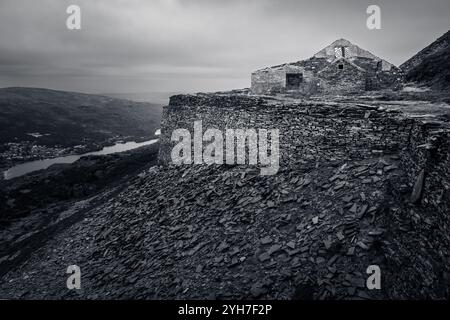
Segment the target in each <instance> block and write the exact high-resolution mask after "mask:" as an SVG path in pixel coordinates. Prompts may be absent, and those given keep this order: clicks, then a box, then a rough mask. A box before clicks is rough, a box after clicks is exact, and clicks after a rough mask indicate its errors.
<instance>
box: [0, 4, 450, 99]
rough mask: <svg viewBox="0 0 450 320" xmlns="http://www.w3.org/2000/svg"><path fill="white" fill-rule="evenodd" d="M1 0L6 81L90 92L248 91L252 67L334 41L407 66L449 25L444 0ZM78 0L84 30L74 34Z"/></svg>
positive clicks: (1, 61)
mask: <svg viewBox="0 0 450 320" xmlns="http://www.w3.org/2000/svg"><path fill="white" fill-rule="evenodd" d="M375 2H378V4H379V5H380V7H381V11H382V30H376V31H370V30H368V29H367V28H366V24H365V21H366V18H367V15H366V8H367V6H368V5H369V4H375V3H374V2H373V1H365V0H363V1H361V0H348V1H345V0H341V1H334V2H331V1H322V0H315V1H301V0H227V1H224V0H184V1H183V0H152V1H144V0H96V1H92V0H70V1H67V0H40V1H32V0H2V1H1V3H0V36H1V38H0V39H1V41H0V86H2V87H4V86H39V87H50V88H57V89H64V90H74V91H85V92H95V93H99V92H148V91H213V90H221V89H231V88H240V87H248V86H249V85H250V83H249V82H250V73H251V71H253V70H255V69H258V68H261V67H265V66H269V65H275V64H280V63H284V62H289V61H297V60H301V59H304V58H308V57H310V56H311V55H313V54H314V53H315V52H317V51H319V50H320V49H321V48H322V47H324V46H326V45H328V44H329V43H331V42H332V41H333V40H335V39H337V38H342V37H343V38H347V39H349V40H350V41H352V42H354V43H356V44H358V45H360V46H361V47H363V48H365V49H367V50H369V51H371V52H373V53H374V54H376V55H378V56H380V57H382V58H384V59H386V60H388V61H391V62H393V63H394V64H397V65H398V64H401V63H402V62H403V61H404V60H406V59H407V58H409V57H410V56H412V55H413V54H414V53H416V52H417V51H418V50H419V49H421V48H423V47H424V46H426V45H427V44H429V43H431V42H432V41H433V40H435V39H436V38H437V37H438V36H440V35H441V34H443V33H444V32H446V31H447V30H448V29H450V27H449V26H450V25H449V22H448V16H449V13H450V5H449V4H448V0H428V1H427V2H424V1H419V0H412V1H411V0H391V1H375ZM70 4H77V5H79V6H80V7H81V12H82V29H81V30H79V31H71V30H68V29H67V28H66V26H65V21H66V18H67V16H68V15H67V14H66V8H67V7H68V6H69V5H70Z"/></svg>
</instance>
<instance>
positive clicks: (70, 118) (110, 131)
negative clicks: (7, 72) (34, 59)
mask: <svg viewBox="0 0 450 320" xmlns="http://www.w3.org/2000/svg"><path fill="white" fill-rule="evenodd" d="M161 113H162V108H161V106H160V105H157V104H151V103H143V102H134V101H129V100H122V99H114V98H110V97H106V96H99V95H90V94H82V93H75V92H64V91H55V90H48V89H38V88H3V89H0V143H5V142H13V141H22V140H34V138H33V137H31V136H29V135H27V133H32V132H39V133H41V134H42V133H44V134H50V135H49V136H45V137H41V138H39V143H40V144H46V145H48V146H53V145H58V144H59V145H63V146H73V145H77V144H80V143H81V142H82V141H83V139H86V138H88V139H90V141H95V142H101V141H104V140H106V139H108V138H110V137H113V136H115V135H122V136H132V137H133V138H139V137H151V136H152V134H153V133H154V131H155V129H157V128H158V127H159V123H160V119H161Z"/></svg>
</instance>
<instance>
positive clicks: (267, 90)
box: [251, 39, 403, 95]
mask: <svg viewBox="0 0 450 320" xmlns="http://www.w3.org/2000/svg"><path fill="white" fill-rule="evenodd" d="M402 79H403V76H402V72H401V70H400V69H399V68H397V67H396V66H394V65H393V64H391V63H389V62H387V61H386V60H383V59H381V58H379V57H377V56H375V55H374V54H372V53H370V52H368V51H366V50H363V49H361V48H360V47H358V46H356V45H354V44H353V43H351V42H350V41H348V40H345V39H339V40H336V41H334V42H333V43H332V44H330V45H329V46H327V47H326V48H324V49H322V50H320V51H319V52H318V53H316V54H315V55H314V56H313V57H311V58H309V59H307V60H302V61H298V62H293V63H286V64H282V65H278V66H273V67H268V68H264V69H261V70H257V71H255V72H253V73H252V76H251V92H252V93H253V94H277V93H296V94H300V95H313V94H322V93H324V94H348V93H358V92H364V91H371V90H382V89H398V88H399V86H400V85H401V83H402Z"/></svg>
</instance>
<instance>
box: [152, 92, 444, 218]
mask: <svg viewBox="0 0 450 320" xmlns="http://www.w3.org/2000/svg"><path fill="white" fill-rule="evenodd" d="M197 120H202V124H203V131H205V130H206V129H209V128H216V129H221V130H223V132H224V131H225V129H226V128H229V129H246V128H253V129H269V130H270V129H279V132H280V157H281V158H280V168H283V166H296V165H305V164H309V165H311V164H315V163H318V162H321V161H338V162H342V163H344V162H345V159H355V160H358V159H365V158H374V157H378V156H381V155H383V154H399V155H400V156H401V160H402V162H403V164H404V169H405V172H406V173H407V175H408V181H409V182H410V185H414V184H415V185H416V187H415V189H417V190H416V191H418V196H419V200H420V199H423V200H422V202H423V203H424V204H426V205H430V206H433V207H435V208H437V210H438V212H440V215H441V216H442V218H444V217H446V215H447V214H448V212H449V211H448V209H449V203H450V157H449V154H450V151H449V150H450V145H449V141H450V139H449V136H448V131H446V130H442V129H440V125H439V124H429V123H422V122H421V121H420V120H418V119H415V118H410V117H408V116H407V115H405V114H403V113H402V112H400V111H390V110H380V109H379V108H376V107H370V106H363V105H356V104H353V103H347V104H344V103H328V104H325V103H314V102H306V101H303V102H301V101H296V102H292V101H291V102H288V101H281V100H277V99H267V98H262V97H255V96H243V95H227V94H224V95H218V94H215V95H214V94H199V95H177V96H173V97H171V99H170V104H169V106H167V107H165V108H164V111H163V120H162V124H161V128H162V133H161V146H160V152H159V161H160V163H161V164H163V165H164V164H169V163H171V158H170V153H171V150H172V148H173V146H174V145H175V144H176V143H175V142H171V134H172V131H173V130H175V129H178V128H185V129H188V130H190V131H191V132H192V131H193V124H194V121H197ZM204 144H205V145H206V144H207V143H206V142H205V143H204ZM224 156H225V155H224ZM422 171H423V172H424V174H423V175H422V178H423V179H422V182H421V181H420V180H421V172H422ZM422 183H423V186H422Z"/></svg>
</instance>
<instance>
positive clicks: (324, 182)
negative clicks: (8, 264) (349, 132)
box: [0, 97, 450, 299]
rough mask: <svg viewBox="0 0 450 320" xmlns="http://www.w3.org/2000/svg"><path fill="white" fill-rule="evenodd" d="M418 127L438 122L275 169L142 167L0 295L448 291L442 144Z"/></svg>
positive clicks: (360, 295)
mask: <svg viewBox="0 0 450 320" xmlns="http://www.w3.org/2000/svg"><path fill="white" fill-rule="evenodd" d="M177 99H178V100H177V101H181V100H182V98H177ZM188 99H190V101H191V105H194V104H195V103H193V102H192V99H193V98H192V97H188ZM199 99H201V105H205V104H207V102H208V101H206V100H205V98H204V97H200V98H199ZM210 99H219V100H220V99H225V100H226V99H231V98H229V97H223V98H217V97H210ZM232 99H236V98H235V97H234V98H232ZM242 99H243V100H242V101H243V102H242V103H244V102H248V101H250V100H251V99H250V100H246V99H247V98H242ZM194 100H195V99H194ZM238 100H239V99H238ZM235 102H236V101H235ZM199 105H200V104H199ZM209 105H212V104H209ZM218 105H223V104H220V103H219V104H218ZM258 107H259V108H264V106H261V104H260V105H258ZM360 109H361V110H360ZM360 109H358V108H355V109H352V110H353V111H352V112H351V114H352V117H353V116H355V114H362V117H361V119H362V121H363V122H364V123H365V126H366V129H367V128H368V127H367V126H368V123H369V122H371V121H372V120H370V119H371V117H374V120H373V121H374V123H376V121H378V120H376V119H378V118H376V115H375V116H374V115H373V114H374V113H375V114H377V111H376V108H371V109H370V108H369V109H370V110H371V113H372V115H370V116H369V117H367V116H366V117H364V115H365V114H367V110H369V109H364V108H363V107H361V108H360ZM330 110H331V111H330V112H341V113H342V114H343V116H342V118H340V119H339V120H340V124H341V125H342V123H345V122H346V120H345V115H344V114H345V112H344V111H343V110H336V108H335V107H334V106H333V107H331V108H330ZM355 110H356V111H355ZM358 110H359V111H358ZM178 111H179V109H178ZM304 111H305V110H303V111H302V112H304ZM165 112H166V115H165V119H166V121H167V119H169V118H170V117H169V116H168V114H167V113H168V112H170V110H165ZM383 112H384V111H383ZM383 112H381V111H380V112H379V113H380V114H382V113H383ZM211 114H215V117H216V118H217V119H219V118H220V120H221V121H222V120H223V119H226V117H225V118H224V117H223V116H221V117H217V113H216V112H211ZM305 114H308V113H307V112H306V113H305ZM320 114H321V116H320V118H321V119H323V121H325V120H327V119H326V117H323V109H321V113H320ZM395 114H396V113H395ZM310 116H311V114H310ZM305 117H306V115H305ZM312 117H314V115H312ZM380 117H381V116H380ZM204 121H205V123H208V119H204ZM408 121H409V120H408ZM414 121H416V120H414ZM417 121H419V120H417ZM419 122H420V121H419ZM419 122H417V123H419ZM355 123H357V122H355V121H352V122H351V127H354V126H355ZM407 123H409V124H411V123H410V122H407ZM166 125H167V124H166ZM314 125H315V126H317V123H315V122H314ZM375 126H376V127H377V125H375ZM327 128H328V127H327ZM427 128H428V129H427ZM430 128H431V129H430ZM316 129H317V130H319V131H320V128H319V127H318V126H317V128H316ZM393 130H397V129H393ZM427 130H432V131H433V132H435V131H436V126H432V125H430V124H428V125H426V126H423V125H422V124H420V125H419V124H416V122H414V123H412V124H411V127H410V128H409V129H408V131H407V132H408V135H406V136H407V137H408V136H409V138H408V140H407V144H405V145H401V146H398V147H397V149H395V148H389V150H388V152H384V153H383V152H382V153H379V152H373V153H370V152H367V153H366V152H363V153H361V156H358V157H356V156H355V157H349V156H348V155H347V156H344V155H341V154H336V155H335V156H334V157H331V156H330V157H328V154H326V155H325V156H324V157H317V158H315V159H314V161H312V160H311V159H308V160H309V161H291V162H289V163H284V164H283V165H282V166H281V167H280V171H279V172H278V173H277V174H276V175H273V176H261V175H259V173H260V169H259V168H258V167H256V166H239V165H236V166H230V165H211V166H206V165H192V166H180V167H174V166H171V165H164V166H162V165H161V166H155V167H152V168H151V169H149V170H146V171H144V172H142V173H141V174H139V175H138V176H136V177H135V178H133V179H132V180H130V181H129V185H128V187H127V188H125V190H124V191H123V192H121V193H120V194H118V195H117V196H116V197H115V198H113V199H110V200H109V201H107V202H105V203H104V204H102V205H100V206H99V207H97V208H94V209H92V210H91V211H90V212H88V213H85V216H86V219H85V220H84V221H82V222H80V223H79V224H77V225H74V226H72V227H71V228H69V229H68V230H66V232H64V233H61V234H59V235H57V236H56V237H55V239H53V240H51V241H50V242H49V243H48V245H47V246H46V247H44V248H42V249H41V250H40V251H38V252H36V254H35V255H34V256H33V257H32V258H31V259H30V260H29V261H28V262H27V263H25V264H24V265H23V266H22V267H20V268H19V269H17V270H14V271H12V272H10V273H8V274H7V275H6V276H5V277H4V278H3V279H2V280H1V286H0V297H9V298H65V299H79V298H89V299H99V298H101V299H111V298H119V299H127V298H128V299H131V298H133V299H169V298H176V299H181V298H183V299H205V298H210V299H250V298H259V299H267V298H274V299H404V298H410V299H417V298H436V299H440V298H448V297H449V296H450V295H449V289H448V288H449V284H450V249H449V248H450V246H449V244H450V238H449V236H448V230H449V229H448V219H446V216H445V212H448V211H447V209H448V204H449V197H448V196H449V193H448V190H449V189H448V153H447V151H448V149H445V148H448V140H442V139H443V138H444V137H447V136H445V135H443V134H444V133H443V132H444V131H442V130H441V131H439V130H437V131H438V132H439V134H437V135H436V136H429V135H428V134H429V133H430V132H431V131H427ZM437 131H436V132H437ZM358 132H359V131H358ZM166 134H167V132H166ZM445 134H446V133H445ZM163 135H164V130H163ZM305 137H306V136H302V137H298V139H302V138H303V139H304V140H306V139H307V138H305ZM433 137H435V139H434V138H433ZM349 139H350V138H349ZM423 139H426V140H427V141H429V144H428V145H425V144H423V143H422V142H423V141H422V140H423ZM433 139H434V140H433ZM164 141H165V138H164V136H163V137H162V140H161V143H162V144H164ZM321 141H322V142H324V141H326V142H327V143H329V144H330V146H331V144H332V143H333V141H330V140H329V139H327V138H324V139H323V140H321ZM309 142H310V141H309ZM283 143H286V141H281V143H280V144H281V145H284V144H283ZM341 147H342V146H341V145H338V146H337V148H341ZM370 147H373V146H370ZM416 147H418V149H417V148H416ZM358 148H359V147H358ZM281 150H283V149H281ZM420 150H421V151H420ZM291 151H292V150H291ZM329 152H330V155H331V154H332V150H329ZM426 155H428V156H429V158H427V157H428V156H426ZM418 164H420V165H418ZM418 168H420V169H418ZM420 170H423V172H425V173H424V174H421V173H420V172H421V171H420ZM439 179H441V180H439ZM442 179H444V180H442ZM436 181H447V182H445V183H444V182H439V185H438V183H437V182H436ZM438 195H439V196H438ZM69 264H77V265H79V266H80V268H81V270H82V279H83V280H82V281H83V282H82V290H80V291H69V290H67V289H66V286H65V283H66V279H67V275H66V274H65V272H66V269H67V265H69ZM369 265H378V266H380V269H381V272H382V287H381V290H368V289H367V288H366V279H367V277H368V275H367V274H366V269H367V267H368V266H369Z"/></svg>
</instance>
